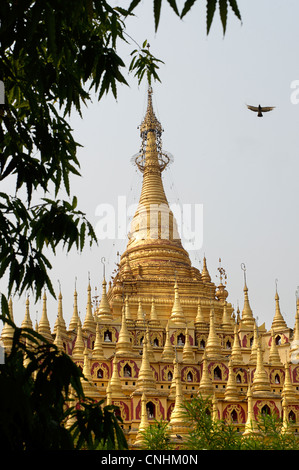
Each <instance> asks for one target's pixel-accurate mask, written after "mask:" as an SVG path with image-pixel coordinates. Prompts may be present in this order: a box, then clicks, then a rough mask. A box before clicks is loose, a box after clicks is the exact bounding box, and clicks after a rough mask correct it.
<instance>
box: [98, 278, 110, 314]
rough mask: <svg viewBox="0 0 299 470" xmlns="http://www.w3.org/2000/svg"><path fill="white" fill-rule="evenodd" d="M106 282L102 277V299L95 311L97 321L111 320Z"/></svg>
mask: <svg viewBox="0 0 299 470" xmlns="http://www.w3.org/2000/svg"><path fill="white" fill-rule="evenodd" d="M106 286H107V282H106V279H105V277H104V279H103V282H102V298H101V302H100V305H99V307H98V309H97V315H98V318H99V320H112V313H111V308H110V304H109V301H108V297H107V287H106Z"/></svg>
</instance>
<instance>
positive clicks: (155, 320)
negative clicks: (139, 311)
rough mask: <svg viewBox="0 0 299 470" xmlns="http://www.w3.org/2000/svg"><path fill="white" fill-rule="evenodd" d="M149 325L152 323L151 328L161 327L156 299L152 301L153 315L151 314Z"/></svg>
mask: <svg viewBox="0 0 299 470" xmlns="http://www.w3.org/2000/svg"><path fill="white" fill-rule="evenodd" d="M149 323H150V325H151V326H159V325H160V321H159V319H158V315H157V310H156V305H155V299H154V298H153V299H152V306H151V313H150V320H149Z"/></svg>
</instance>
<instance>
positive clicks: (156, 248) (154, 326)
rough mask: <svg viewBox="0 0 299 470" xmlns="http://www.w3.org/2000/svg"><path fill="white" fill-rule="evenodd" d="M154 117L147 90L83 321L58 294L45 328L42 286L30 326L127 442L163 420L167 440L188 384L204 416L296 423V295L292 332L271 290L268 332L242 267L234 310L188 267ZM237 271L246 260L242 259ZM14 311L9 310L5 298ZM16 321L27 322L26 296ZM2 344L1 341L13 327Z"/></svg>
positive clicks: (242, 422)
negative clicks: (116, 417) (134, 180)
mask: <svg viewBox="0 0 299 470" xmlns="http://www.w3.org/2000/svg"><path fill="white" fill-rule="evenodd" d="M161 134H162V126H161V124H160V122H159V121H158V119H157V118H156V116H155V113H154V110H153V105H152V90H151V88H149V90H148V106H147V111H146V115H145V118H144V120H143V122H142V124H141V126H140V135H141V140H142V145H141V150H140V153H139V154H138V156H137V157H136V164H137V166H138V168H139V169H140V171H141V172H142V173H143V184H142V190H141V195H140V200H139V206H138V209H137V211H136V213H135V215H134V218H133V221H132V228H131V232H130V234H129V240H128V244H127V248H126V250H125V252H124V253H123V254H122V256H121V259H120V262H119V266H118V272H117V274H116V276H115V277H114V278H113V282H110V284H109V289H108V290H107V283H106V280H105V278H104V279H103V281H102V296H101V301H100V303H99V304H98V305H96V306H94V305H93V303H92V299H91V286H90V285H88V288H87V306H86V315H85V319H84V322H83V325H82V324H81V321H80V318H79V314H78V307H77V292H76V291H75V293H74V311H73V316H72V319H71V321H70V324H69V326H68V328H67V327H66V324H65V321H64V318H63V310H62V296H61V293H60V295H59V299H58V315H57V320H56V323H55V326H54V331H53V332H51V330H50V325H49V321H48V316H47V299H46V295H44V302H43V311H42V315H41V319H40V322H39V324H38V325H37V328H38V331H39V332H40V333H41V334H43V335H44V336H45V337H46V338H47V339H49V340H50V341H53V342H54V343H55V344H56V345H57V346H58V347H59V348H61V349H62V350H64V351H65V352H66V353H67V354H69V355H70V356H71V357H72V358H73V360H74V362H75V363H76V364H78V366H80V367H81V368H82V370H83V372H84V375H85V376H86V378H87V379H88V383H85V385H84V386H85V391H86V394H87V395H88V396H91V397H93V398H94V399H96V400H100V399H103V398H104V399H105V400H106V401H105V403H107V404H110V403H114V404H116V405H118V406H119V409H120V413H121V416H122V419H123V428H124V431H125V433H126V437H127V439H128V442H129V445H130V446H131V448H134V447H135V446H138V445H140V442H141V434H140V431H141V430H144V429H145V428H146V427H147V426H149V425H150V424H151V423H152V422H153V421H154V419H157V420H160V419H163V420H167V421H168V422H169V428H170V430H171V434H172V436H173V439H174V440H176V436H177V434H179V435H180V436H182V437H184V435H185V434H186V433H187V432H188V428H187V425H186V423H185V422H184V421H183V420H182V418H181V414H180V405H181V403H182V402H183V401H184V400H190V399H191V398H192V397H194V396H196V395H197V394H198V393H200V394H202V395H203V396H204V397H206V396H211V398H212V400H213V416H214V417H218V418H221V419H224V420H227V421H229V422H232V423H234V425H235V426H236V427H237V428H238V429H239V430H240V432H244V433H245V434H247V433H250V432H255V431H256V419H257V416H258V414H259V412H267V413H268V412H271V413H277V415H279V416H280V417H281V416H283V417H284V421H285V423H286V422H287V421H291V422H292V423H293V428H294V432H296V431H297V428H298V427H299V401H298V399H299V392H298V389H299V366H297V363H298V357H297V352H298V346H297V345H298V344H299V303H298V304H297V313H296V319H295V328H294V330H292V329H290V328H288V327H287V325H286V323H285V321H284V319H283V316H282V314H281V311H280V305H279V296H278V293H277V291H276V294H275V313H274V317H273V322H272V325H271V330H270V331H267V330H266V329H265V326H264V325H262V326H260V327H259V328H258V327H257V325H256V321H255V318H254V315H253V312H252V309H251V307H250V303H249V294H248V287H247V282H246V277H245V272H244V279H245V282H244V307H243V310H242V312H241V313H240V311H239V309H238V310H237V312H236V313H235V312H234V310H233V308H232V305H231V304H230V303H229V302H228V301H227V296H228V292H227V290H226V287H225V285H224V284H223V282H222V277H221V276H220V283H219V285H215V284H214V283H213V282H212V280H211V277H210V274H209V272H208V267H207V262H206V259H205V258H204V259H203V267H202V270H201V271H200V270H198V269H197V268H195V267H193V266H192V265H191V262H190V258H189V255H188V253H187V252H186V251H185V249H184V248H183V246H182V243H181V240H180V237H179V234H178V231H177V227H176V222H175V220H174V215H173V213H172V212H171V210H170V208H169V205H168V201H167V198H166V195H165V192H164V188H163V182H162V172H163V170H164V168H165V167H166V166H167V164H168V162H169V157H168V156H167V154H166V153H163V151H162V143H161ZM244 270H245V268H244ZM9 305H10V311H11V315H12V317H13V307H12V302H11V301H10V304H9ZM22 326H29V327H32V321H31V319H30V313H29V301H28V302H27V304H26V312H25V318H24V321H23V323H22ZM1 338H2V341H3V343H4V345H5V347H6V348H7V349H9V347H10V343H11V330H10V328H9V327H8V326H7V325H6V326H4V328H3V330H2V335H1Z"/></svg>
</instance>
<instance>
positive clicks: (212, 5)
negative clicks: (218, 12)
mask: <svg viewBox="0 0 299 470" xmlns="http://www.w3.org/2000/svg"><path fill="white" fill-rule="evenodd" d="M216 3H217V0H207V34H209V32H210V28H211V25H212V21H213V17H214V13H215V9H216Z"/></svg>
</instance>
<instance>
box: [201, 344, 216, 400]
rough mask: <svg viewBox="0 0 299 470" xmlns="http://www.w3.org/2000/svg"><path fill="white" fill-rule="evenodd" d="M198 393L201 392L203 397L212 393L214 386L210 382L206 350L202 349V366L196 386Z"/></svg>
mask: <svg viewBox="0 0 299 470" xmlns="http://www.w3.org/2000/svg"><path fill="white" fill-rule="evenodd" d="M198 393H199V394H201V395H202V396H203V397H204V398H206V397H209V396H211V395H213V393H214V387H213V383H212V379H211V376H210V374H209V369H208V360H207V354H206V351H204V355H203V367H202V376H201V379H200V384H199V388H198Z"/></svg>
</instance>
